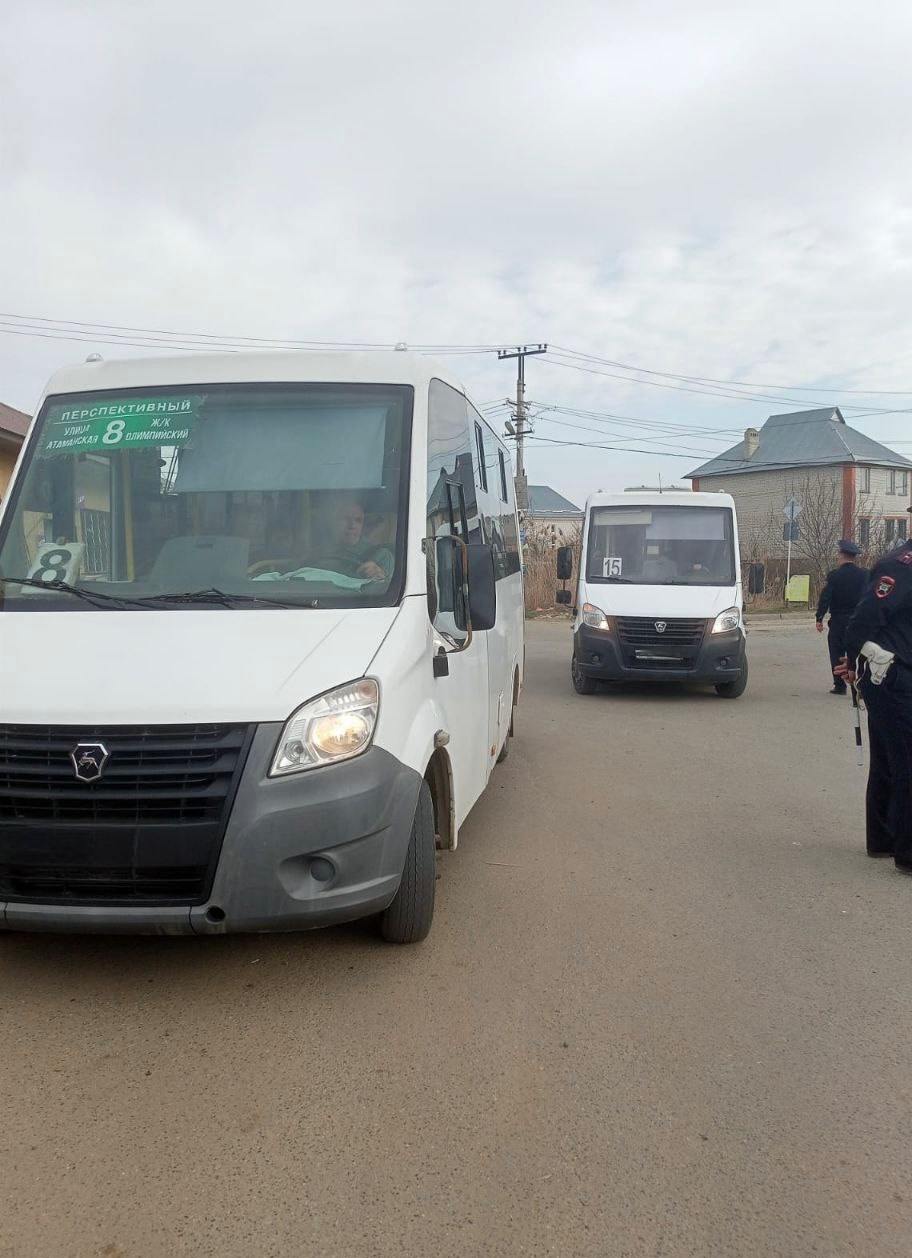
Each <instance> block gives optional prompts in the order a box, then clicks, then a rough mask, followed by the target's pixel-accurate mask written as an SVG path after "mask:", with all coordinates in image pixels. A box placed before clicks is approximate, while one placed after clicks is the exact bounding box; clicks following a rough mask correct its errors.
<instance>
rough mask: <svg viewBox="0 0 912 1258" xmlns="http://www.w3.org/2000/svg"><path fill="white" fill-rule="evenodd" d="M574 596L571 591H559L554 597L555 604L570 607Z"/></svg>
mask: <svg viewBox="0 0 912 1258" xmlns="http://www.w3.org/2000/svg"><path fill="white" fill-rule="evenodd" d="M571 598H572V595H571V594H570V591H569V590H558V591H557V593H556V594H555V595H554V601H555V603H562V604H563V605H564V606H565V607H569V606H570V601H571Z"/></svg>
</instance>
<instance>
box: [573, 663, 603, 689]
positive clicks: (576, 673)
mask: <svg viewBox="0 0 912 1258" xmlns="http://www.w3.org/2000/svg"><path fill="white" fill-rule="evenodd" d="M570 676H571V677H572V679H573V689H574V690H575V691H576V693H577V694H578V695H594V694H595V691H596V687H597V686H598V682H597V681H596V680H595V678H594V677H587V676H586V674H585V673H581V672H580V669H579V664H577V662H576V656H575V655H574V656H573V658H572V659H571V661H570Z"/></svg>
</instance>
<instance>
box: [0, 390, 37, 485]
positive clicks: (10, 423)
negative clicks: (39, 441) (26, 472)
mask: <svg viewBox="0 0 912 1258" xmlns="http://www.w3.org/2000/svg"><path fill="white" fill-rule="evenodd" d="M31 422H32V417H31V416H30V415H26V414H25V412H24V411H17V410H16V409H15V407H13V406H4V404H3V403H2V402H0V497H2V495H3V494H5V493H6V487H7V485H8V484H9V479H10V477H11V476H12V474H13V468H14V467H15V466H16V459H17V458H18V457H19V450H20V447H21V446H22V443H23V441H24V440H25V435H26V433H27V432H28V430H29V424H30V423H31Z"/></svg>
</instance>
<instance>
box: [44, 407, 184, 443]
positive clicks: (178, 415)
mask: <svg viewBox="0 0 912 1258" xmlns="http://www.w3.org/2000/svg"><path fill="white" fill-rule="evenodd" d="M202 401H203V399H202V397H200V396H198V395H196V396H192V397H188V396H184V397H155V398H129V399H122V400H118V399H117V398H114V399H113V400H111V401H106V402H100V401H97V400H87V401H86V402H84V403H82V404H79V403H72V402H68V403H67V404H66V405H63V406H60V405H58V406H52V407H51V409H50V411H49V413H48V417H47V420H46V421H45V426H44V435H43V439H42V445H41V453H42V454H87V453H88V452H90V451H93V450H94V451H97V452H101V451H105V450H121V449H122V450H135V449H137V448H141V447H143V446H146V447H148V446H180V445H185V444H186V443H187V442H188V441H189V440H190V437H191V435H192V433H193V426H194V423H195V421H196V419H197V417H198V415H199V408H200V406H201V404H202Z"/></svg>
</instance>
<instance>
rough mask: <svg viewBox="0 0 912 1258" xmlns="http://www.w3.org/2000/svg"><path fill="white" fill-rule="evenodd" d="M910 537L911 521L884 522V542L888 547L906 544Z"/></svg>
mask: <svg viewBox="0 0 912 1258" xmlns="http://www.w3.org/2000/svg"><path fill="white" fill-rule="evenodd" d="M908 536H909V521H908V520H907V519H905V518H903V519H901V520H884V541H885V542H886V543H887V544H888V545H892V544H894V543H896V542H904V541H905V540H906V538H907V537H908Z"/></svg>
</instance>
